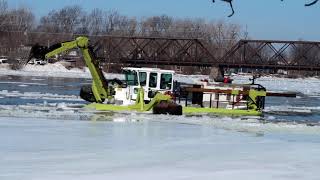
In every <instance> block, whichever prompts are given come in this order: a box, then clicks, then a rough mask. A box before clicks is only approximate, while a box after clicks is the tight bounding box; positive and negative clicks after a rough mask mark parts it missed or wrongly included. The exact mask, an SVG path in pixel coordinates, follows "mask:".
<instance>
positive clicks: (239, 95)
mask: <svg viewBox="0 0 320 180" xmlns="http://www.w3.org/2000/svg"><path fill="white" fill-rule="evenodd" d="M75 48H78V49H80V51H81V53H82V56H83V59H84V61H85V64H86V66H87V67H88V68H89V70H90V73H91V76H92V84H91V85H89V86H83V87H82V88H81V90H80V97H81V98H82V99H84V100H86V101H88V102H90V104H88V105H86V107H87V108H93V109H96V110H98V111H139V112H146V111H151V110H152V111H153V113H154V114H170V115H182V114H199V113H201V114H203V113H214V114H224V115H239V116H241V115H255V116H256V115H261V113H262V109H263V108H264V102H265V97H266V95H267V92H266V89H265V88H264V87H263V86H261V85H258V84H254V83H253V84H249V85H235V84H224V83H222V84H215V83H212V84H210V83H209V82H203V83H202V84H200V85H199V84H197V85H194V84H193V85H181V84H180V85H178V84H179V83H177V82H176V81H174V80H173V79H174V71H170V70H161V69H158V68H130V67H128V68H123V72H124V76H125V80H124V81H121V80H118V79H113V80H108V79H106V78H105V76H104V74H103V71H102V69H101V68H100V66H99V62H98V60H97V58H96V56H95V54H94V52H93V48H92V47H91V46H90V45H89V39H88V38H87V37H82V36H81V37H77V38H76V39H75V40H73V41H68V42H62V43H58V44H55V45H53V46H50V47H45V46H40V45H38V44H37V45H35V46H33V47H32V48H31V52H30V55H29V58H28V61H31V60H32V59H34V58H35V59H42V60H44V59H49V58H52V57H54V56H56V55H58V54H61V53H64V52H66V51H69V50H71V49H75ZM174 86H175V87H174ZM182 105H183V106H182Z"/></svg>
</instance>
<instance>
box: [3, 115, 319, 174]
mask: <svg viewBox="0 0 320 180" xmlns="http://www.w3.org/2000/svg"><path fill="white" fill-rule="evenodd" d="M134 117H135V118H138V119H141V118H142V119H143V121H134V122H132V121H124V122H110V121H107V122H106V121H104V122H101V121H99V122H92V121H70V120H48V119H41V118H40V119H29V118H23V119H21V118H12V117H11V118H3V117H0V142H1V144H0V159H1V161H0V166H1V168H0V179H1V180H15V179H17V180H18V179H21V178H23V179H26V180H29V179H32V180H43V179H46V180H54V179H59V180H70V179H71V180H79V179H80V180H82V179H83V180H84V179H93V180H105V179H120V180H122V179H123V180H126V179H143V180H149V179H154V180H158V179H159V180H160V179H161V180H162V179H170V180H181V179H190V180H193V179H195V180H196V179H208V180H211V179H218V180H219V179H221V180H225V179H227V180H229V179H230V180H233V179H252V180H256V179H263V180H264V179H265V180H269V179H276V180H294V179H297V180H301V179H308V180H317V179H318V178H319V174H318V167H319V164H320V151H319V148H320V143H319V137H318V136H313V137H312V138H310V137H309V136H300V137H299V138H295V136H291V137H290V136H275V135H274V134H273V133H271V134H270V135H265V136H256V135H254V134H251V133H243V132H234V131H226V130H221V129H217V128H214V127H212V126H210V125H206V124H189V123H182V122H170V123H164V122H162V121H169V120H170V117H168V116H151V117H149V118H148V116H140V115H138V116H134ZM124 118H129V119H130V118H131V117H130V116H124ZM147 119H153V120H151V121H149V120H147ZM193 119H199V118H193Z"/></svg>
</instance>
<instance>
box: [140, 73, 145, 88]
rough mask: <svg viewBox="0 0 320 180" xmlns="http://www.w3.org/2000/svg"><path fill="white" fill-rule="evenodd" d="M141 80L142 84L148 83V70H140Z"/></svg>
mask: <svg viewBox="0 0 320 180" xmlns="http://www.w3.org/2000/svg"><path fill="white" fill-rule="evenodd" d="M139 80H140V85H141V86H146V85H147V73H146V72H140V73H139Z"/></svg>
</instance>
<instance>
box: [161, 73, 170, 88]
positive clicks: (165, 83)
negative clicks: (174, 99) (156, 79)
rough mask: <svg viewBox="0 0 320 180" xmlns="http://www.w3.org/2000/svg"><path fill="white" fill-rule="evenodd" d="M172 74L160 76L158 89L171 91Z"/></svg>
mask: <svg viewBox="0 0 320 180" xmlns="http://www.w3.org/2000/svg"><path fill="white" fill-rule="evenodd" d="M171 86H172V74H161V81H160V89H167V90H169V89H171Z"/></svg>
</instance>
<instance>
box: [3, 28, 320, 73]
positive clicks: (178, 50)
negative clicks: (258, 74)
mask: <svg viewBox="0 0 320 180" xmlns="http://www.w3.org/2000/svg"><path fill="white" fill-rule="evenodd" d="M75 36H76V35H73V34H46V33H43V34H39V33H27V34H26V33H23V32H0V40H1V41H2V42H3V44H2V45H0V52H3V51H2V50H3V47H2V46H3V45H6V44H7V43H9V44H10V45H11V44H20V46H21V44H29V45H30V44H35V43H38V42H42V43H43V44H44V45H47V44H51V45H52V44H54V43H57V42H62V41H67V40H72V39H73V38H74V37H75ZM17 37H19V38H18V40H17ZM8 38H9V39H8ZM10 38H12V39H10ZM90 39H91V40H92V44H93V46H94V51H95V52H96V56H97V58H98V59H99V60H101V61H102V62H105V63H111V64H115V63H119V64H126V65H131V66H143V65H175V66H198V67H222V68H253V69H273V70H279V69H283V70H301V71H302V70H303V71H320V42H312V41H277V40H240V41H238V42H237V43H234V45H230V46H229V47H224V48H219V47H214V46H213V45H211V44H209V43H206V41H204V40H202V39H194V38H175V37H138V36H93V37H90ZM11 46H12V47H11ZM11 46H10V48H9V49H12V48H13V46H14V45H11ZM7 49H8V48H7Z"/></svg>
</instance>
